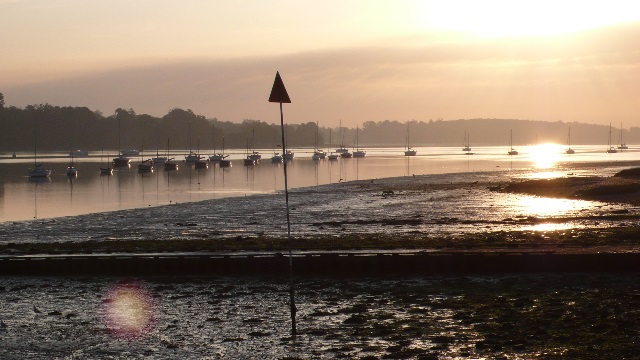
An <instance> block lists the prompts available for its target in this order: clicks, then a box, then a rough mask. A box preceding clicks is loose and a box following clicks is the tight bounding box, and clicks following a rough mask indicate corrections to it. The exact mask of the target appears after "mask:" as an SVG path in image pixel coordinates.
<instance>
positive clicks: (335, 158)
mask: <svg viewBox="0 0 640 360" xmlns="http://www.w3.org/2000/svg"><path fill="white" fill-rule="evenodd" d="M331 147H333V143H332V142H331V129H329V148H331ZM327 158H328V159H329V160H332V161H335V160H338V159H339V158H340V154H334V153H331V154H329V155H327Z"/></svg>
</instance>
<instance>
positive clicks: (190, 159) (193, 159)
mask: <svg viewBox="0 0 640 360" xmlns="http://www.w3.org/2000/svg"><path fill="white" fill-rule="evenodd" d="M188 137H189V138H188V140H189V154H187V155H185V156H184V161H186V162H187V163H195V162H196V161H198V160H200V154H198V153H196V152H194V151H193V150H191V122H189V136H188Z"/></svg>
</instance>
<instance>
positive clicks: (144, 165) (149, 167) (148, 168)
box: [138, 150, 153, 173]
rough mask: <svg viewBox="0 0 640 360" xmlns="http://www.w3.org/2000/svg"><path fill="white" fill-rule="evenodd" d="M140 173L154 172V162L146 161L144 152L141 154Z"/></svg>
mask: <svg viewBox="0 0 640 360" xmlns="http://www.w3.org/2000/svg"><path fill="white" fill-rule="evenodd" d="M138 172H141V173H148V172H153V161H152V160H151V159H146V160H144V150H142V152H141V153H140V163H139V164H138Z"/></svg>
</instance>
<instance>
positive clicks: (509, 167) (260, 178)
mask: <svg viewBox="0 0 640 360" xmlns="http://www.w3.org/2000/svg"><path fill="white" fill-rule="evenodd" d="M605 148H606V147H605V146H582V147H581V146H577V147H574V149H575V150H576V154H574V155H566V154H564V153H563V151H564V147H563V146H559V145H538V146H527V147H524V146H523V147H521V148H518V150H519V151H520V155H518V156H508V155H506V148H505V147H474V148H473V152H474V155H465V154H464V153H463V152H462V151H461V149H460V148H458V147H424V148H416V150H417V151H418V155H417V156H415V157H405V156H404V155H403V149H400V148H396V149H393V148H379V149H366V150H367V157H366V158H362V159H355V158H352V159H340V160H338V161H329V160H322V161H313V160H311V150H309V149H293V150H294V151H295V153H296V158H295V159H294V160H293V161H292V162H290V163H289V164H288V167H287V168H288V171H289V187H290V188H300V187H307V186H315V185H323V184H333V183H338V182H347V181H352V180H366V179H380V178H388V177H397V176H411V175H422V174H451V173H459V174H460V176H464V177H467V178H468V177H469V176H472V174H473V173H476V172H486V171H492V172H498V173H502V174H504V175H513V171H514V170H527V171H526V175H518V176H530V177H554V176H563V175H566V174H567V173H568V172H570V171H571V169H572V168H571V164H572V163H575V164H577V163H587V162H599V161H620V162H623V161H629V160H637V159H638V158H639V157H638V151H637V150H633V149H631V150H626V151H624V152H622V153H618V154H606V153H605V152H604V149H605ZM260 151H261V153H262V154H263V157H264V159H263V160H262V161H261V163H260V164H259V165H257V166H255V167H245V166H243V165H242V158H243V156H244V155H243V152H242V151H231V153H230V154H231V159H232V160H233V162H234V165H233V167H231V168H226V169H221V168H219V167H218V166H217V165H215V164H213V163H211V164H210V167H209V168H208V169H202V170H196V169H194V168H193V167H192V166H188V165H186V164H185V163H184V162H182V163H181V164H180V167H179V169H178V170H177V171H165V170H164V169H156V170H155V171H154V172H153V173H144V174H143V173H139V172H138V171H137V163H138V162H139V159H136V158H133V159H132V165H131V167H130V168H119V169H116V170H115V171H114V175H113V176H101V175H100V173H99V167H100V166H101V165H102V166H104V162H105V161H106V160H107V158H108V157H106V156H105V157H104V159H103V158H101V157H100V155H99V154H93V155H92V156H91V157H87V158H77V159H75V160H74V163H75V166H76V167H77V169H78V176H77V177H75V178H69V177H67V176H66V174H65V168H66V166H67V165H68V161H69V160H68V157H67V156H66V153H44V154H40V155H39V159H38V160H39V161H38V162H39V163H43V164H45V166H46V167H47V168H49V169H52V170H53V174H52V175H51V178H50V179H47V180H44V181H43V180H38V181H34V180H32V179H29V178H28V176H27V170H28V168H29V167H31V166H32V165H33V158H32V157H31V158H30V157H29V156H30V154H18V158H16V159H13V158H8V157H5V158H2V159H0V184H1V187H0V222H6V221H17V220H27V219H34V218H35V219H46V218H55V217H61V216H69V215H80V214H88V213H96V212H106V211H114V210H124V209H132V208H143V207H154V206H159V205H167V204H175V203H184V202H195V201H200V200H207V199H218V198H224V197H231V196H247V195H252V194H268V193H274V192H276V191H279V190H282V189H283V188H284V180H283V169H282V167H283V164H272V163H271V162H270V160H269V158H270V156H271V155H270V154H272V152H271V151H269V150H260ZM206 153H207V152H203V154H206ZM147 157H148V156H147ZM176 158H178V159H181V158H183V157H182V156H179V155H176ZM577 171H578V170H577ZM579 171H580V172H581V173H584V174H599V175H603V174H602V173H600V172H599V171H600V170H599V169H597V168H596V167H594V168H592V169H584V168H583V169H581V170H579ZM607 171H609V173H605V174H604V175H609V174H610V171H612V170H611V169H607ZM465 174H466V175H465Z"/></svg>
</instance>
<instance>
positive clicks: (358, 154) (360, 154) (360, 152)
mask: <svg viewBox="0 0 640 360" xmlns="http://www.w3.org/2000/svg"><path fill="white" fill-rule="evenodd" d="M359 132H360V127H356V151H354V152H353V157H354V158H363V157H365V156H367V152H366V151H364V150H360V148H359V147H358V133H359Z"/></svg>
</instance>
